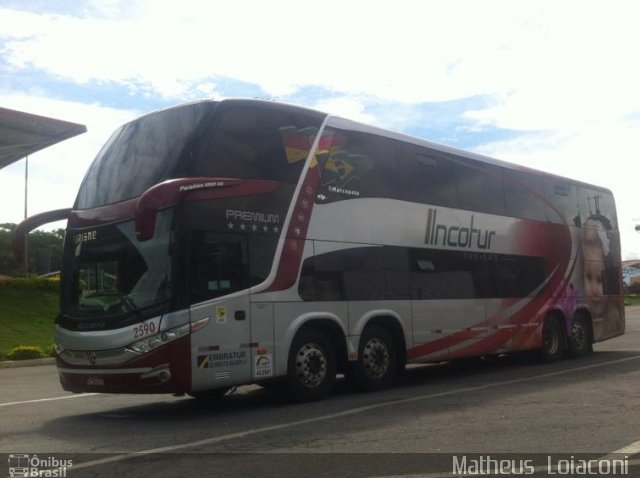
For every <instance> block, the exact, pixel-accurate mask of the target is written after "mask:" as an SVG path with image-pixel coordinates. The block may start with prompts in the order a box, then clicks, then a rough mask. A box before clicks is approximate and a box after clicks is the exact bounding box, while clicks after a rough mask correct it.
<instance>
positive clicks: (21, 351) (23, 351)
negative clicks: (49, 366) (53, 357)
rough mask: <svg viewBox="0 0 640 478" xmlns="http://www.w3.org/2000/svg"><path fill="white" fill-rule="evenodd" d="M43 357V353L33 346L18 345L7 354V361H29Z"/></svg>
mask: <svg viewBox="0 0 640 478" xmlns="http://www.w3.org/2000/svg"><path fill="white" fill-rule="evenodd" d="M45 357H46V355H45V353H44V351H43V350H42V349H41V348H40V347H37V346H35V345H18V346H17V347H14V348H12V349H11V351H10V352H9V353H8V354H7V359H9V360H30V359H40V358H45Z"/></svg>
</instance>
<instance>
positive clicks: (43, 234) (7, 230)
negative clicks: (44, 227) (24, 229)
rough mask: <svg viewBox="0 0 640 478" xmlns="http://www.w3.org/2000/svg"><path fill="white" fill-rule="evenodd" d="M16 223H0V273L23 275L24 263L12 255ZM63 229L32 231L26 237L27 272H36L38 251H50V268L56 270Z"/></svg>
mask: <svg viewBox="0 0 640 478" xmlns="http://www.w3.org/2000/svg"><path fill="white" fill-rule="evenodd" d="M16 227H17V225H16V224H13V223H4V224H0V274H3V275H8V276H13V277H23V276H24V263H23V262H22V261H16V260H15V258H14V257H13V233H14V231H15V229H16ZM63 239H64V229H56V230H54V231H50V232H47V231H34V232H32V233H31V234H29V236H28V239H27V241H28V242H27V251H28V255H29V273H30V274H35V273H37V267H36V265H37V261H36V256H37V255H38V251H39V250H40V251H42V250H50V251H51V270H52V271H58V270H60V266H61V263H62V241H63Z"/></svg>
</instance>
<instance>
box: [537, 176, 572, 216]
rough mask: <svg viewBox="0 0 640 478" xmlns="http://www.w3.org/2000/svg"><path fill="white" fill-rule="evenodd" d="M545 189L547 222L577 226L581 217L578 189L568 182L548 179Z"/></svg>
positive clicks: (545, 182)
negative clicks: (577, 195)
mask: <svg viewBox="0 0 640 478" xmlns="http://www.w3.org/2000/svg"><path fill="white" fill-rule="evenodd" d="M544 189H545V198H546V215H547V221H549V222H553V223H555V224H568V225H573V226H575V225H577V223H578V222H579V219H580V216H579V214H578V199H577V197H576V187H575V186H574V185H573V184H571V183H568V182H566V181H562V180H556V179H553V178H546V179H545V181H544Z"/></svg>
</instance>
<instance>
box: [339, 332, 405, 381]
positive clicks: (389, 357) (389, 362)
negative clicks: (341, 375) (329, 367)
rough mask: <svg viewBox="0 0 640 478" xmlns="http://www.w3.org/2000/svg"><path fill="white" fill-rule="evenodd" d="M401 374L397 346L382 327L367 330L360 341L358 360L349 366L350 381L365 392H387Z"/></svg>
mask: <svg viewBox="0 0 640 478" xmlns="http://www.w3.org/2000/svg"><path fill="white" fill-rule="evenodd" d="M397 373H398V350H397V346H396V342H395V341H394V340H393V337H392V336H391V334H390V333H389V331H388V330H387V329H385V328H384V327H381V326H379V325H370V326H368V327H366V328H365V329H364V331H363V333H362V336H361V337H360V345H359V346H358V360H356V361H355V362H350V363H349V368H348V371H347V379H348V380H349V382H350V383H351V384H352V385H353V386H355V387H356V388H357V389H358V390H362V391H365V392H369V391H373V390H382V389H384V388H388V387H389V386H391V384H392V383H393V382H394V380H395V379H396V375H397Z"/></svg>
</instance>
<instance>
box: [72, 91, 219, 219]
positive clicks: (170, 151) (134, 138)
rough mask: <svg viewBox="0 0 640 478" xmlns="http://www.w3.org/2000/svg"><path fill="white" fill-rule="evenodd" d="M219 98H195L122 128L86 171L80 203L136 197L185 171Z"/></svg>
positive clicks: (93, 204)
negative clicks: (207, 100) (211, 100)
mask: <svg viewBox="0 0 640 478" xmlns="http://www.w3.org/2000/svg"><path fill="white" fill-rule="evenodd" d="M214 108H215V103H195V104H191V105H186V106H181V107H178V108H171V109H168V110H164V111H160V112H158V113H153V114H151V115H148V116H144V117H142V118H140V119H138V120H136V121H133V122H131V123H128V124H126V125H124V126H122V127H121V128H119V129H118V130H117V131H116V132H115V133H114V134H113V135H112V136H111V138H109V141H108V142H107V143H106V144H105V145H104V147H103V148H102V149H101V150H100V152H99V153H98V156H97V157H96V159H95V160H94V161H93V163H92V164H91V167H90V168H89V171H88V172H87V175H86V176H85V179H84V181H83V182H82V186H81V187H80V191H79V193H78V199H77V201H76V207H77V208H79V209H87V208H92V207H97V206H101V205H104V204H110V203H114V202H118V201H123V200H125V199H129V198H133V197H136V196H138V195H140V194H142V193H143V192H144V191H146V190H147V189H148V188H149V187H151V186H153V185H154V184H157V183H159V182H162V181H164V180H166V179H170V178H175V177H179V176H181V175H182V174H181V171H180V170H181V168H184V167H186V162H185V160H184V159H183V158H187V157H189V156H190V155H191V154H192V153H193V149H194V147H195V145H194V143H193V142H192V139H193V138H194V137H196V136H197V132H198V131H199V127H200V126H201V123H202V122H203V119H204V118H206V117H207V114H206V113H207V112H210V111H212V110H213V109H214Z"/></svg>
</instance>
